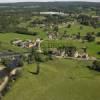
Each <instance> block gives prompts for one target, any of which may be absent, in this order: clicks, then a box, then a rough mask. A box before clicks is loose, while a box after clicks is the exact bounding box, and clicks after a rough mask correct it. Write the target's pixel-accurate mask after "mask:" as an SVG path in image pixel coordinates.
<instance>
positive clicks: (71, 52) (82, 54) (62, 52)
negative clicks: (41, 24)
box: [50, 47, 89, 59]
mask: <svg viewBox="0 0 100 100" xmlns="http://www.w3.org/2000/svg"><path fill="white" fill-rule="evenodd" d="M50 51H51V52H52V54H53V55H54V56H56V57H59V56H60V57H65V58H66V57H74V58H85V59H89V55H88V53H87V52H86V49H84V48H80V49H79V50H77V49H76V48H73V47H67V48H64V49H62V48H61V49H57V48H53V49H50Z"/></svg>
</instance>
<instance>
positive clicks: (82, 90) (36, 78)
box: [3, 59, 100, 100]
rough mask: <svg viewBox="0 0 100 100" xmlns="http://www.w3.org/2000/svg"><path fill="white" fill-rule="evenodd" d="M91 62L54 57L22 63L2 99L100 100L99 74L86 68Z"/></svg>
mask: <svg viewBox="0 0 100 100" xmlns="http://www.w3.org/2000/svg"><path fill="white" fill-rule="evenodd" d="M90 64H91V62H82V61H74V60H66V59H55V60H53V61H49V62H46V63H42V64H41V65H40V67H41V70H40V74H39V75H33V74H31V73H30V72H34V71H35V69H36V66H35V64H32V65H25V67H24V68H23V70H22V77H20V78H19V79H18V80H17V81H16V82H15V84H14V85H13V87H12V88H11V90H10V91H9V92H8V93H7V94H6V95H5V97H4V99H3V100H99V99H100V92H99V91H100V80H99V79H100V73H99V72H95V71H92V70H89V69H88V68H87V67H86V66H87V65H90Z"/></svg>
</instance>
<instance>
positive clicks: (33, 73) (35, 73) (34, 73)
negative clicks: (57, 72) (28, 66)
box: [28, 71, 39, 75]
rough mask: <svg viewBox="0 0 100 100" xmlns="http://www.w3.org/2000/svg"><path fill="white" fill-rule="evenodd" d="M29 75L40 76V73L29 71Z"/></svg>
mask: <svg viewBox="0 0 100 100" xmlns="http://www.w3.org/2000/svg"><path fill="white" fill-rule="evenodd" d="M28 73H30V74H32V75H39V73H38V72H32V71H28Z"/></svg>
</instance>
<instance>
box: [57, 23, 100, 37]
mask: <svg viewBox="0 0 100 100" xmlns="http://www.w3.org/2000/svg"><path fill="white" fill-rule="evenodd" d="M61 26H62V25H61ZM80 26H81V27H82V29H80ZM65 30H66V31H67V34H77V33H78V32H80V33H81V35H84V34H86V33H87V32H94V33H96V32H100V28H96V29H95V28H93V27H91V26H85V25H80V24H79V23H74V24H73V25H71V28H67V25H66V24H65V25H64V26H62V27H61V28H60V30H59V31H60V32H61V33H62V32H64V31H65Z"/></svg>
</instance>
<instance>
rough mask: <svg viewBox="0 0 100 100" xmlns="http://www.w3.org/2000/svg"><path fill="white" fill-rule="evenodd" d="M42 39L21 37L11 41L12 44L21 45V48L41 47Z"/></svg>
mask: <svg viewBox="0 0 100 100" xmlns="http://www.w3.org/2000/svg"><path fill="white" fill-rule="evenodd" d="M40 43H41V39H40V38H37V39H36V40H35V41H32V40H24V41H23V40H20V39H14V40H12V41H11V44H12V45H15V46H18V47H21V48H32V47H37V48H40Z"/></svg>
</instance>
